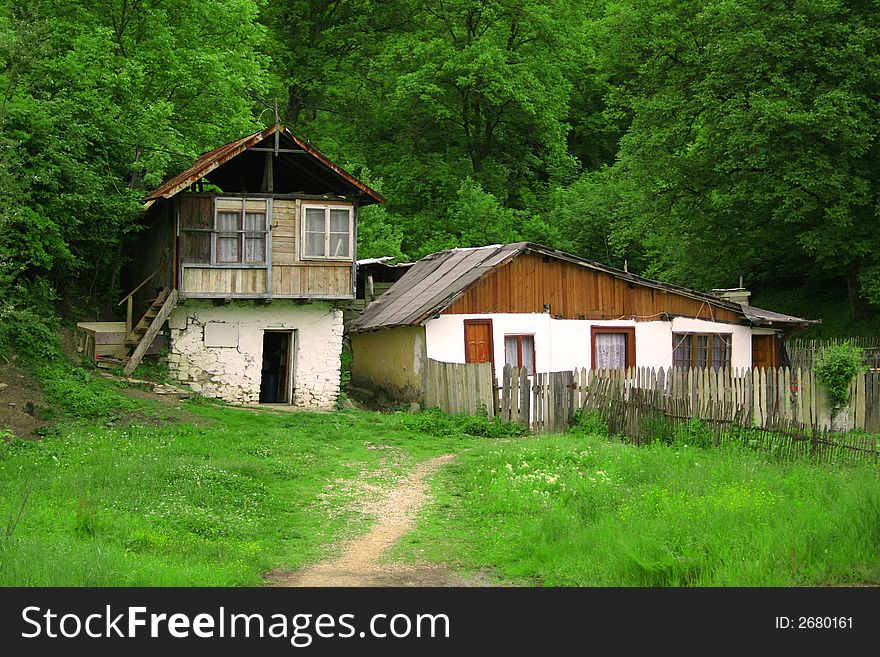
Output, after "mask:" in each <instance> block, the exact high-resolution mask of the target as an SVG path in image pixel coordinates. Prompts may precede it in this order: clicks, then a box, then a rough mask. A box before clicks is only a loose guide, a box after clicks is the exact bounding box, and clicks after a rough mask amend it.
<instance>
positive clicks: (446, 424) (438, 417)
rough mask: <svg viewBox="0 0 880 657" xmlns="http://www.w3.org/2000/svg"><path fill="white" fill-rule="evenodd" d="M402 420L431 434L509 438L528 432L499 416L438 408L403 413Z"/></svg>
mask: <svg viewBox="0 0 880 657" xmlns="http://www.w3.org/2000/svg"><path fill="white" fill-rule="evenodd" d="M401 422H402V424H403V426H405V427H407V428H408V429H411V430H413V431H421V432H423V433H426V434H428V435H431V436H480V437H484V438H507V437H511V436H523V435H525V434H526V433H528V432H527V430H526V429H525V427H522V426H520V425H518V424H512V423H508V422H502V421H501V419H500V418H498V417H495V418H493V419H491V420H490V419H488V418H487V417H486V416H485V415H451V414H449V413H444V412H443V411H441V410H439V409H436V408H429V409H427V410H425V411H422V412H421V413H412V414H406V415H402V416H401Z"/></svg>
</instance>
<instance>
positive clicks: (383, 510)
mask: <svg viewBox="0 0 880 657" xmlns="http://www.w3.org/2000/svg"><path fill="white" fill-rule="evenodd" d="M454 458H455V456H454V455H451V454H447V455H445V456H438V457H436V458H433V459H430V460H429V461H425V462H424V463H422V464H420V465H418V466H417V467H416V468H415V469H414V470H413V471H412V472H411V473H410V474H409V475H408V476H407V477H406V478H405V479H403V480H402V481H401V482H400V483H398V484H397V486H396V487H395V488H393V489H392V490H390V491H388V492H387V493H386V494H384V495H382V496H381V497H380V498H379V499H377V500H375V501H373V502H371V503H369V504H368V505H367V507H366V509H365V511H366V513H368V514H369V515H372V516H373V517H374V518H375V519H376V522H375V524H374V525H373V526H372V528H371V529H370V531H369V532H367V533H366V534H364V535H363V536H361V537H359V538H356V539H354V540H353V541H351V542H350V543H348V544H347V545H346V546H345V548H344V550H343V552H342V555H341V556H339V557H337V558H335V559H331V560H328V561H322V562H320V563H317V564H314V565H311V566H306V567H305V568H303V569H302V570H298V571H295V572H290V571H279V570H275V571H272V572H270V573H267V575H266V580H267V581H268V582H269V583H271V584H272V585H273V586H488V585H489V582H487V581H482V580H481V579H476V580H466V579H464V578H462V577H460V576H458V575H456V574H455V573H453V572H452V571H451V570H450V569H449V568H448V567H447V566H445V565H443V564H421V565H409V564H380V563H379V559H380V557H381V556H382V555H383V554H384V552H385V551H386V550H388V549H389V548H390V547H391V546H392V545H394V543H396V542H397V541H398V540H399V539H400V538H401V537H402V536H403V535H404V534H406V533H407V532H409V531H410V530H411V529H412V525H413V521H414V519H415V516H416V514H417V513H418V511H419V509H421V508H422V506H423V505H424V504H425V503H426V502H427V500H428V492H429V491H428V482H427V479H428V477H430V476H431V475H432V474H434V473H435V472H436V471H437V469H438V468H440V467H441V466H443V465H445V464H447V463H449V462H450V461H452V460H453V459H454Z"/></svg>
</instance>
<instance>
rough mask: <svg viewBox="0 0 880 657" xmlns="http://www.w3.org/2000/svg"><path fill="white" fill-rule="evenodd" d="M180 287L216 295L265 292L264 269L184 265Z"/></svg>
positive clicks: (227, 295) (190, 292) (188, 290)
mask: <svg viewBox="0 0 880 657" xmlns="http://www.w3.org/2000/svg"><path fill="white" fill-rule="evenodd" d="M182 289H183V290H184V292H186V293H189V294H196V295H201V294H212V295H217V296H218V297H221V296H226V297H234V296H236V295H254V294H266V292H267V290H266V270H265V268H264V269H248V268H244V267H238V268H235V269H233V268H229V269H220V268H217V267H186V268H184V270H183V285H182Z"/></svg>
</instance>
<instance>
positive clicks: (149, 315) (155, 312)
mask: <svg viewBox="0 0 880 657" xmlns="http://www.w3.org/2000/svg"><path fill="white" fill-rule="evenodd" d="M177 298H178V294H177V290H172V289H169V288H167V287H166V288H164V289H163V290H162V291H161V292H160V293H159V295H158V296H157V297H156V298H155V299H153V303H152V304H151V305H150V308H149V309H148V310H147V312H146V313H145V314H144V316H143V317H141V321H139V322H138V323H137V325H136V326H134V327H132V329H131V333H129V334H128V335H127V336H126V338H125V342H124V343H123V344H124V346H125V347H127V348H128V350H129V355H128V362H127V363H126V365H125V368H124V369H123V370H122V372H123V374H125V376H129V375H130V374H131V373H132V372H134V370H135V368H136V367H137V366H138V363H140V362H141V359H142V358H143V357H144V354H145V353H146V352H147V349H149V348H150V345H151V344H153V340H155V339H156V335H157V334H158V333H159V330H160V329H161V328H162V324H164V323H165V320H166V319H168V316H169V315H170V314H171V311H172V310H174V307H175V306H176V305H177Z"/></svg>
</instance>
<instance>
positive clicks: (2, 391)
mask: <svg viewBox="0 0 880 657" xmlns="http://www.w3.org/2000/svg"><path fill="white" fill-rule="evenodd" d="M55 421H56V420H55V417H54V412H53V411H52V409H51V407H50V406H49V404H47V402H46V398H45V397H44V396H43V391H42V390H41V389H40V385H39V384H38V383H37V382H36V381H35V380H34V378H33V377H32V376H31V375H30V373H28V371H27V370H25V369H24V368H21V367H18V366H16V365H15V364H14V363H2V362H0V432H3V431H11V432H12V433H13V434H14V435H15V436H18V437H19V438H38V437H39V432H40V430H41V429H44V428H48V427H50V426H52V425H53V424H54V423H55Z"/></svg>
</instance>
